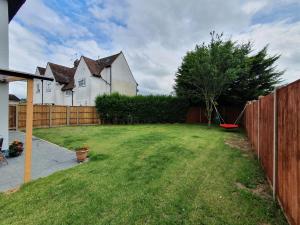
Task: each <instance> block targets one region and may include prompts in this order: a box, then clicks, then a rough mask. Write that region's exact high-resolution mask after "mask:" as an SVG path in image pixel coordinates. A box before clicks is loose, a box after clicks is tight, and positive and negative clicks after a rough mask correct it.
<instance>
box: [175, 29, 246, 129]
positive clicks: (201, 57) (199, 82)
mask: <svg viewBox="0 0 300 225" xmlns="http://www.w3.org/2000/svg"><path fill="white" fill-rule="evenodd" d="M249 52H250V43H247V44H242V45H237V44H236V43H235V42H232V41H231V40H227V41H224V40H223V39H222V34H221V35H218V34H215V32H212V33H211V42H210V43H209V44H208V45H206V44H205V43H203V44H202V45H201V46H199V45H197V46H196V48H195V50H194V51H190V52H188V53H187V54H186V56H185V57H184V59H183V62H182V65H181V66H180V68H179V69H178V73H177V76H176V85H175V90H176V93H177V95H178V96H183V97H187V98H189V99H193V98H196V99H201V100H202V101H203V102H204V103H205V105H206V111H207V117H208V121H209V124H210V121H211V113H212V110H213V106H212V101H215V100H216V99H217V98H218V97H219V96H220V95H221V93H222V92H223V91H224V90H225V89H226V88H227V87H228V86H229V85H230V83H231V82H232V81H233V80H235V79H236V77H238V76H239V74H240V73H242V72H243V71H244V61H245V59H246V56H247V54H248V53H249Z"/></svg>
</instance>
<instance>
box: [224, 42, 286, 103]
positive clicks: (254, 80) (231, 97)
mask: <svg viewBox="0 0 300 225" xmlns="http://www.w3.org/2000/svg"><path fill="white" fill-rule="evenodd" d="M267 50H268V46H265V47H264V48H263V49H261V50H260V51H259V52H258V53H256V54H254V55H252V56H248V57H247V60H246V61H245V66H244V68H245V70H244V71H243V72H242V73H240V74H239V76H238V77H237V78H236V79H235V80H233V81H232V83H231V84H230V85H229V87H228V88H227V89H226V90H225V91H224V92H223V93H222V95H221V96H220V99H219V102H222V104H225V105H228V104H229V105H244V104H245V103H246V102H247V101H249V100H253V99H257V98H258V97H259V96H261V95H267V94H269V93H270V92H272V91H273V90H274V88H275V86H276V85H277V84H279V83H280V82H281V76H282V74H283V73H284V72H283V71H278V70H277V68H276V66H275V65H274V64H275V63H276V61H277V60H278V59H279V57H280V56H279V55H274V56H268V53H267Z"/></svg>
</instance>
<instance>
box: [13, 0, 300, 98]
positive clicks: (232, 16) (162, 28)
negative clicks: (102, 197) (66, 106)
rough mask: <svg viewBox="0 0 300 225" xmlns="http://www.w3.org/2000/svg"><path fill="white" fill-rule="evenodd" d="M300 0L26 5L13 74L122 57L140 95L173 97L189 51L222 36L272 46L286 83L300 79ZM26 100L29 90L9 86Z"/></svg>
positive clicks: (101, 0)
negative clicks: (212, 33) (211, 35)
mask: <svg viewBox="0 0 300 225" xmlns="http://www.w3.org/2000/svg"><path fill="white" fill-rule="evenodd" d="M299 12H300V1H299V0H249V1H247V0H226V1H224V0H185V1H182V0H150V1H149V0H85V1H83V0H47V1H46V0H27V1H26V3H25V5H24V6H23V7H22V8H21V10H20V11H19V13H18V14H17V16H16V17H15V18H14V19H13V21H11V23H10V25H9V29H10V68H11V69H16V70H22V71H26V72H31V73H34V72H35V68H36V66H37V65H39V66H45V65H46V63H47V62H48V61H50V62H54V63H58V64H62V65H66V66H72V62H73V61H74V59H76V58H78V57H79V56H80V55H85V56H87V57H91V58H98V57H105V56H107V55H109V54H113V53H117V52H119V51H121V50H122V51H123V52H124V53H125V56H126V57H127V60H128V63H129V65H130V67H131V69H132V72H133V74H134V76H135V78H136V80H137V82H138V83H139V90H140V93H142V94H148V93H153V94H169V93H170V92H172V86H173V84H174V74H175V72H176V70H177V68H178V66H179V65H180V63H181V59H182V57H183V56H184V54H185V53H186V51H188V50H190V49H193V48H194V47H195V45H196V44H197V43H198V44H199V43H202V42H203V41H204V42H207V41H208V40H209V32H210V31H212V30H215V31H216V32H219V33H221V32H224V34H225V36H226V37H229V38H232V39H234V40H237V41H240V42H241V41H243V42H245V41H248V40H251V41H253V42H254V47H255V48H256V49H259V48H262V47H263V46H264V45H266V44H270V46H269V52H270V53H271V54H281V55H282V57H281V59H280V61H279V62H278V68H279V69H284V70H286V73H285V75H284V79H285V80H286V82H290V81H294V80H296V79H299V78H300V13H299ZM10 92H11V93H15V94H17V95H18V96H19V97H24V96H25V92H26V85H25V84H24V83H22V82H19V83H13V84H10Z"/></svg>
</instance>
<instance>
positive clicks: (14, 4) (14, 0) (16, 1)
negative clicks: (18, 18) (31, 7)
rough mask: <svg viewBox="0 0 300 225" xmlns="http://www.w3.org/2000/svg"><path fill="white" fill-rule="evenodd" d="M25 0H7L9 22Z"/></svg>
mask: <svg viewBox="0 0 300 225" xmlns="http://www.w3.org/2000/svg"><path fill="white" fill-rule="evenodd" d="M25 1H26V0H7V2H8V17H9V22H10V21H11V20H12V19H13V18H14V16H15V15H16V14H17V12H18V11H19V9H20V8H21V6H22V5H23V4H24V3H25Z"/></svg>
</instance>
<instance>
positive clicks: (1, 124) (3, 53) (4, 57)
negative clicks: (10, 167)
mask: <svg viewBox="0 0 300 225" xmlns="http://www.w3.org/2000/svg"><path fill="white" fill-rule="evenodd" d="M8 23H9V21H8V4H7V0H0V68H3V69H8V66H9V61H8V59H9V55H8ZM8 87H9V86H8V83H0V137H2V138H3V139H4V141H3V146H2V149H3V150H7V149H8V89H9V88H8Z"/></svg>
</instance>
